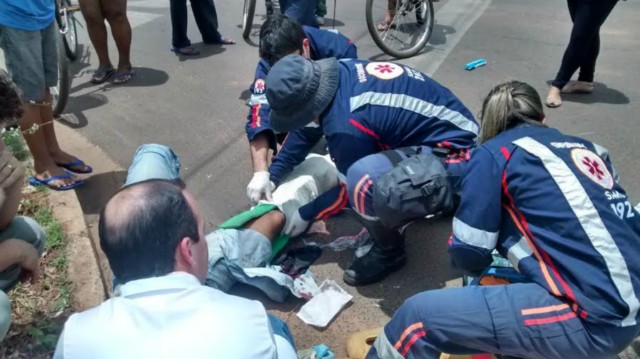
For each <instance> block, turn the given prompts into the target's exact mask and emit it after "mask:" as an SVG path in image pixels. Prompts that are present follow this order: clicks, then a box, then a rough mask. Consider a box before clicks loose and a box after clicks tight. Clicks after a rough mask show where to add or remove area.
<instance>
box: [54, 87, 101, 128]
mask: <svg viewBox="0 0 640 359" xmlns="http://www.w3.org/2000/svg"><path fill="white" fill-rule="evenodd" d="M108 102H109V99H108V98H107V96H105V95H103V94H99V93H88V94H85V95H80V96H70V97H69V105H68V106H67V108H66V109H65V113H64V114H62V115H61V116H60V117H58V118H57V120H58V121H60V123H62V124H64V125H67V126H69V127H71V128H82V127H85V126H86V125H87V124H88V123H89V121H88V120H87V117H86V116H85V115H84V113H83V112H84V111H87V110H90V109H94V108H96V107H100V106H102V105H104V104H106V103H108Z"/></svg>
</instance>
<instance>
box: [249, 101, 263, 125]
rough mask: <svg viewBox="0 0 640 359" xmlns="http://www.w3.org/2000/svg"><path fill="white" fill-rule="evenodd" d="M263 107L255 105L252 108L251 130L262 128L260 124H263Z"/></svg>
mask: <svg viewBox="0 0 640 359" xmlns="http://www.w3.org/2000/svg"><path fill="white" fill-rule="evenodd" d="M261 106H262V104H261V103H259V104H257V105H254V106H253V107H252V110H253V112H252V114H251V128H256V127H258V126H260V122H261V118H260V107H261Z"/></svg>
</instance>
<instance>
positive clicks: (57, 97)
mask: <svg viewBox="0 0 640 359" xmlns="http://www.w3.org/2000/svg"><path fill="white" fill-rule="evenodd" d="M62 38H63V36H62V35H61V36H60V38H59V39H58V84H57V85H56V86H54V87H51V88H49V91H50V92H51V107H52V108H53V117H57V116H58V115H60V114H61V113H62V111H64V108H65V106H67V100H68V99H69V90H70V87H71V75H70V74H69V62H68V60H67V57H66V47H65V45H64V44H63V42H64V40H63V39H62Z"/></svg>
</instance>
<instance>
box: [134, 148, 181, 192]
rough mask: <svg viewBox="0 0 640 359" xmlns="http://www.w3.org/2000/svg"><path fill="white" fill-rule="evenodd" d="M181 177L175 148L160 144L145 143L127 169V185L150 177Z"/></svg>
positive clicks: (169, 178) (171, 178)
mask: <svg viewBox="0 0 640 359" xmlns="http://www.w3.org/2000/svg"><path fill="white" fill-rule="evenodd" d="M154 178H157V179H167V180H174V179H177V178H180V159H179V158H178V155H176V154H175V152H173V150H172V149H171V148H169V147H167V146H164V145H159V144H155V143H153V144H145V145H142V146H140V147H138V149H137V150H136V153H135V154H134V155H133V160H132V161H131V166H129V170H128V171H127V180H126V182H125V186H127V185H130V184H133V183H136V182H142V181H146V180H149V179H154Z"/></svg>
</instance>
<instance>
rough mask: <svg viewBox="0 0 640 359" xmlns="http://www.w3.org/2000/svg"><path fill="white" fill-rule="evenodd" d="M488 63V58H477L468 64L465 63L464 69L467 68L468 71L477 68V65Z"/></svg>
mask: <svg viewBox="0 0 640 359" xmlns="http://www.w3.org/2000/svg"><path fill="white" fill-rule="evenodd" d="M486 64H487V60H485V59H477V60H474V61H471V62H469V63H468V64H466V65H464V69H465V70H467V71H471V70H473V69H475V68H477V67H480V66H484V65H486Z"/></svg>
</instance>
